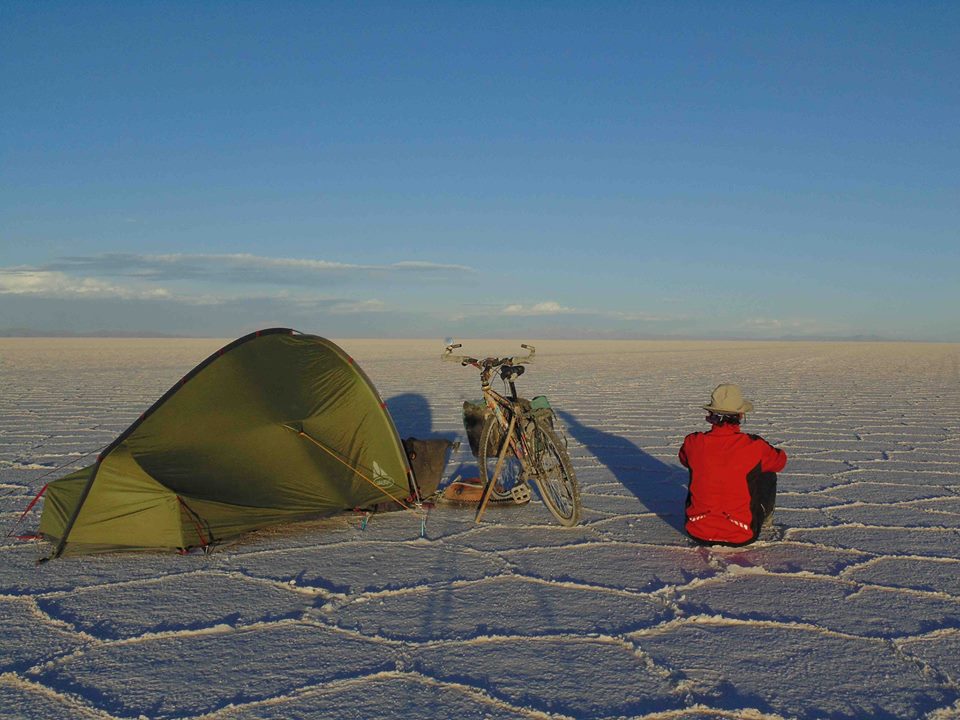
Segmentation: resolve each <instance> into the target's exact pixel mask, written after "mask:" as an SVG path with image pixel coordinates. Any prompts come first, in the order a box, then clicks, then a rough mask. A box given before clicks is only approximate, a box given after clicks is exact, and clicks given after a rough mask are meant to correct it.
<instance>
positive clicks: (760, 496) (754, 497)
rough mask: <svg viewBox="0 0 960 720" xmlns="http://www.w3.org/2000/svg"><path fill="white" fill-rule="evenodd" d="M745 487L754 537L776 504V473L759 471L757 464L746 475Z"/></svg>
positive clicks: (770, 515)
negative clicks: (746, 488) (748, 492)
mask: <svg viewBox="0 0 960 720" xmlns="http://www.w3.org/2000/svg"><path fill="white" fill-rule="evenodd" d="M747 487H748V488H749V489H750V513H751V514H752V515H753V523H752V524H753V527H752V530H753V536H754V537H756V536H757V535H759V534H760V528H761V527H763V526H764V525H765V524H766V523H767V521H768V520H770V519H771V518H772V517H773V509H774V507H775V506H776V504H777V474H776V473H775V472H761V471H760V466H759V465H757V467H756V468H754V469H753V471H751V472H750V474H749V475H748V476H747Z"/></svg>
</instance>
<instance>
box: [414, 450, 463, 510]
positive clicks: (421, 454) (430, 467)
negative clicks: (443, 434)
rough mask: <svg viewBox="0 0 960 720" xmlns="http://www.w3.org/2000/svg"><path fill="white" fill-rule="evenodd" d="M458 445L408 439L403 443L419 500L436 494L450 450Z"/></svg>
mask: <svg viewBox="0 0 960 720" xmlns="http://www.w3.org/2000/svg"><path fill="white" fill-rule="evenodd" d="M455 445H459V443H453V442H452V441H450V440H418V439H417V438H415V437H409V438H407V439H406V440H404V441H403V449H404V451H405V452H406V453H407V460H409V461H410V469H411V470H413V480H414V482H416V484H417V489H418V490H419V492H420V498H421V499H424V498H428V497H430V496H431V495H433V494H434V493H436V492H437V487H438V486H439V485H440V481H441V480H442V479H443V471H444V470H445V469H446V467H447V457H448V455H449V453H450V451H451V449H452V448H454V447H455Z"/></svg>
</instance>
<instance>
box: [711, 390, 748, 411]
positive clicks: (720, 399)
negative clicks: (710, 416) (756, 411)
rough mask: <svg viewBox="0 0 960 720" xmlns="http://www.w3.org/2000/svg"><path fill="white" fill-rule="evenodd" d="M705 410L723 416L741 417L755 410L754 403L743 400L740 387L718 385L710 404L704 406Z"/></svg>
mask: <svg viewBox="0 0 960 720" xmlns="http://www.w3.org/2000/svg"><path fill="white" fill-rule="evenodd" d="M703 409H704V410H709V411H710V412H715V413H719V414H721V415H734V414H736V415H739V414H740V413H748V412H750V411H751V410H753V403H752V402H750V401H749V400H744V399H743V393H741V392H740V386H739V385H728V384H723V385H717V387H716V388H714V390H713V394H712V395H710V404H709V405H704V406H703Z"/></svg>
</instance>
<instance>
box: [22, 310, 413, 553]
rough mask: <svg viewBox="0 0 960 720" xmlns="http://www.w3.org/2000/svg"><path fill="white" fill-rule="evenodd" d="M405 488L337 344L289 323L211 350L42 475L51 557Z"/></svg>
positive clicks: (338, 507) (205, 536)
mask: <svg viewBox="0 0 960 720" xmlns="http://www.w3.org/2000/svg"><path fill="white" fill-rule="evenodd" d="M415 495H416V486H415V484H414V482H413V476H412V473H411V471H410V466H409V464H408V461H407V458H406V455H405V453H404V450H403V446H402V445H401V442H400V439H399V436H398V434H397V430H396V428H395V427H394V424H393V421H392V419H391V418H390V415H389V413H388V412H387V410H386V406H385V405H384V403H383V402H382V401H381V399H380V396H379V394H378V393H377V391H376V389H375V388H374V387H373V384H372V383H371V382H370V380H369V379H368V378H367V376H366V375H365V374H364V373H363V371H362V370H361V369H360V368H359V367H358V366H357V365H356V363H354V361H353V359H352V358H350V357H349V356H348V355H347V354H346V353H345V352H344V351H343V350H342V349H341V348H339V347H338V346H337V345H335V344H334V343H332V342H330V341H329V340H326V339H324V338H321V337H317V336H314V335H304V334H301V333H298V332H296V331H294V330H290V329H288V328H272V329H269V330H261V331H259V332H256V333H252V334H250V335H247V336H245V337H242V338H240V339H238V340H235V341H234V342H232V343H230V344H229V345H227V346H226V347H224V348H222V349H221V350H219V351H218V352H216V353H214V354H213V355H211V356H210V357H209V358H207V359H206V360H205V361H203V362H202V363H200V364H199V365H198V366H197V367H196V368H194V369H193V370H192V371H191V372H189V373H188V374H187V375H186V376H184V378H183V379H182V380H180V382H178V383H177V384H176V385H175V386H174V387H172V388H171V389H170V390H168V391H167V393H166V394H164V396H163V397H161V398H160V399H159V400H158V401H157V402H156V403H154V404H153V406H152V407H150V409H149V410H147V411H146V412H145V413H144V414H143V415H141V416H140V418H139V419H138V420H137V421H136V422H134V423H133V424H132V425H131V426H130V427H129V428H127V430H125V431H124V432H123V433H121V435H120V436H119V437H118V438H117V439H116V440H114V441H113V442H112V443H111V444H110V445H108V446H107V447H106V448H105V449H104V450H103V452H101V454H100V455H99V457H98V458H97V461H96V462H95V463H94V464H93V465H91V466H89V467H86V468H83V469H81V470H77V471H76V472H74V473H72V474H70V475H67V476H66V477H63V478H60V479H59V480H55V481H53V482H51V483H50V484H49V486H48V487H47V492H46V499H45V502H44V508H43V513H42V515H41V518H40V534H41V535H42V536H43V537H45V538H46V539H48V540H50V541H51V542H52V543H54V550H53V553H52V554H51V557H58V556H60V555H63V554H80V553H92V552H114V551H119V550H142V549H148V548H156V549H161V548H167V549H181V550H182V549H186V548H191V547H197V546H206V545H209V544H210V543H212V542H216V541H219V540H223V539H225V538H229V537H233V536H236V535H239V534H241V533H243V532H246V531H249V530H253V529H256V528H261V527H265V526H268V525H273V524H277V523H281V522H285V521H290V520H296V519H304V518H308V517H317V516H320V515H325V514H333V513H336V512H339V511H342V510H347V509H351V508H356V507H368V506H371V505H376V504H378V503H381V502H384V501H400V502H405V500H406V499H407V498H409V497H411V496H415Z"/></svg>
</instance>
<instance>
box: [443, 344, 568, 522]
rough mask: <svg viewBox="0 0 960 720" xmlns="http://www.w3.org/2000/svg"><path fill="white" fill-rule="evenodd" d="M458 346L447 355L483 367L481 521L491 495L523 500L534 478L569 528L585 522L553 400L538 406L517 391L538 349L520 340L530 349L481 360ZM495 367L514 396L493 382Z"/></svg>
mask: <svg viewBox="0 0 960 720" xmlns="http://www.w3.org/2000/svg"><path fill="white" fill-rule="evenodd" d="M459 347H461V345H460V344H459V343H457V344H455V345H453V344H451V345H447V346H446V347H445V348H444V351H443V356H442V357H443V359H444V360H453V361H459V362H460V364H461V365H463V366H467V365H471V366H473V367H475V368H477V369H478V370H480V389H481V390H482V392H483V400H484V403H485V404H486V412H485V415H486V417H485V419H484V422H483V430H482V431H481V433H480V441H479V444H478V452H477V460H478V463H479V465H480V480H481V482H482V484H483V492H482V494H481V497H480V505H479V507H478V508H477V513H476V516H475V518H474V520H475V521H476V522H480V518H481V517H482V516H483V513H484V511H485V510H486V507H487V503H488V502H489V501H490V499H491V497H493V498H495V499H496V500H501V501H503V500H513V501H514V502H516V503H518V504H523V503H526V502H528V501H529V500H530V497H531V494H530V482H531V481H532V482H533V483H534V484H535V485H536V487H537V490H538V491H539V495H540V498H541V499H542V500H543V504H544V505H546V506H547V509H548V510H549V511H550V513H551V514H552V515H553V516H554V517H555V518H556V519H557V521H558V522H559V523H560V524H561V525H563V526H565V527H572V526H574V525H576V524H577V523H578V522H579V521H580V511H581V506H580V487H579V485H578V484H577V476H576V474H575V473H574V471H573V466H572V465H571V464H570V458H569V456H568V455H567V451H566V448H565V444H562V443H561V441H560V439H559V438H558V437H557V434H556V432H555V431H554V429H553V419H554V415H553V410H552V409H550V407H549V403H546V404H545V407H544V406H543V405H544V403H543V402H541V403H537V405H538V407H534V403H531V401H529V400H526V399H524V398H521V397H519V396H518V395H517V386H516V380H517V378H518V377H520V375H522V374H523V373H524V371H525V370H526V368H525V367H524V365H525V364H526V363H529V362H532V361H533V356H534V354H535V353H536V348H534V347H533V346H532V345H525V344H521V346H520V347H522V348H523V349H525V350H527V351H528V354H527V355H525V356H523V357H503V358H497V357H488V358H483V359H479V358H475V357H470V356H467V355H454V354H453V351H454V350H456V349H457V348H459ZM494 371H499V375H500V379H501V380H503V382H504V383H505V384H506V385H508V386H509V388H510V392H509V395H503V394H501V393H499V392H497V391H496V390H494V389H493V388H492V387H491V386H490V380H491V377H492V376H493V374H494ZM534 400H539V398H534ZM545 400H546V398H543V401H545Z"/></svg>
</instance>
